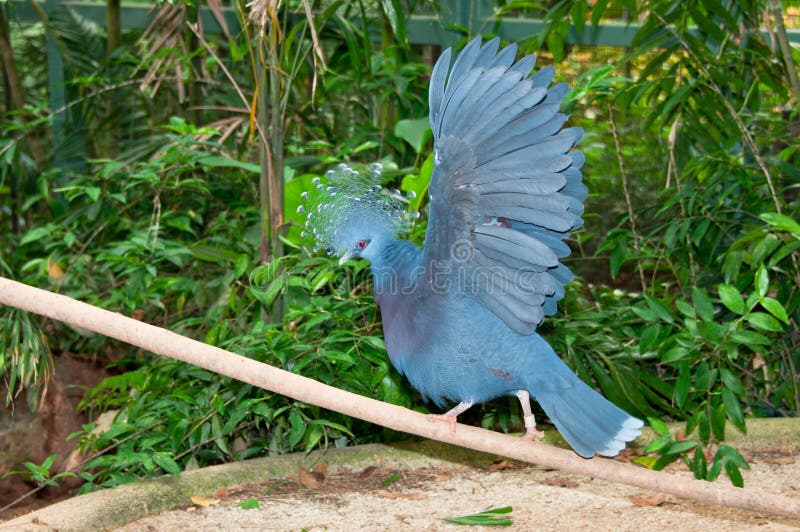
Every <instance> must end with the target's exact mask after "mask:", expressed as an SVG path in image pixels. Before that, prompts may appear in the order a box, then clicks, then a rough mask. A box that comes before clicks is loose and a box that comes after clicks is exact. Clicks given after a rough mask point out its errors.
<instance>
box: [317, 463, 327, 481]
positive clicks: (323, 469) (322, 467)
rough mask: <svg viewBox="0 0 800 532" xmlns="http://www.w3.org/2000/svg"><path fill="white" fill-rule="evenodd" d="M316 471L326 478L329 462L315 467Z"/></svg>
mask: <svg viewBox="0 0 800 532" xmlns="http://www.w3.org/2000/svg"><path fill="white" fill-rule="evenodd" d="M314 473H319V474H320V475H322V478H325V475H326V474H327V473H328V464H320V465H318V466H317V467H315V468H314Z"/></svg>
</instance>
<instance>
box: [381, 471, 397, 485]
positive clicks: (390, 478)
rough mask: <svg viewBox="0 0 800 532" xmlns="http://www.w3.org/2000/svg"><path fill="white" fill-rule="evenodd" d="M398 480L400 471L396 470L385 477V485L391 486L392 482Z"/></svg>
mask: <svg viewBox="0 0 800 532" xmlns="http://www.w3.org/2000/svg"><path fill="white" fill-rule="evenodd" d="M398 480H400V473H398V472H397V471H395V472H394V473H392V474H391V475H389V476H388V477H386V478H385V479H383V486H384V487H386V486H389V485H390V484H394V483H395V482H397V481H398Z"/></svg>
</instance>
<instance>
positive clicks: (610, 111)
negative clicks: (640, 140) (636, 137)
mask: <svg viewBox="0 0 800 532" xmlns="http://www.w3.org/2000/svg"><path fill="white" fill-rule="evenodd" d="M608 121H609V122H610V124H611V136H612V137H614V147H615V148H616V151H617V163H618V164H619V176H620V178H621V179H622V192H623V194H625V205H626V206H627V207H628V224H629V225H630V226H631V233H632V234H633V249H634V250H636V254H637V255H638V257H637V259H636V266H637V269H638V270H639V282H640V283H641V284H642V292H647V280H646V279H645V277H644V267H643V266H642V249H641V246H640V245H639V240H640V237H639V232H638V231H637V230H636V217H635V216H634V213H633V202H632V201H631V194H630V191H629V190H628V175H627V174H626V173H625V162H624V160H623V158H622V146H620V144H619V135H618V134H617V123H616V121H615V120H614V108H613V107H612V106H611V105H609V106H608Z"/></svg>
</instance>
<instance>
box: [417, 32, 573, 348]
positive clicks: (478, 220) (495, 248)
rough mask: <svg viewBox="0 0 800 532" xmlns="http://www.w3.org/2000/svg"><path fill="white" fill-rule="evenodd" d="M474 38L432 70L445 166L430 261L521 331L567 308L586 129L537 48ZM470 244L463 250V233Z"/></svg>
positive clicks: (435, 198)
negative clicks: (567, 262)
mask: <svg viewBox="0 0 800 532" xmlns="http://www.w3.org/2000/svg"><path fill="white" fill-rule="evenodd" d="M499 45H500V43H499V40H497V39H494V40H491V41H489V42H487V43H486V44H482V43H481V40H480V39H479V38H478V39H474V40H473V41H471V42H470V43H468V44H467V45H466V46H465V47H464V49H463V50H462V51H461V53H460V54H459V55H458V57H457V58H456V59H455V61H454V62H453V64H452V66H451V65H450V63H451V53H450V51H449V50H448V51H446V52H445V53H443V54H442V57H441V58H440V59H439V61H438V62H437V64H436V66H435V67H434V69H433V72H432V73H431V89H430V95H429V101H430V105H431V110H430V119H431V127H432V129H433V132H434V151H435V159H434V171H433V175H432V176H431V183H430V187H429V195H430V212H429V216H428V230H427V233H426V235H425V246H424V251H423V253H424V260H425V264H426V265H428V269H427V271H428V272H433V271H434V269H436V271H442V270H441V268H437V266H438V265H447V266H450V268H449V269H448V270H447V271H450V272H452V273H451V275H454V276H458V277H457V279H459V280H461V281H460V282H461V283H462V284H460V285H459V289H460V290H463V292H464V293H466V294H472V295H473V296H474V297H476V299H477V300H478V301H479V302H480V303H481V304H482V305H484V306H485V307H486V308H487V309H489V310H491V311H492V312H493V313H494V314H496V315H497V316H498V317H499V318H500V319H502V320H503V321H504V322H505V323H506V324H507V325H508V326H509V327H510V328H511V329H513V330H514V331H516V332H518V333H520V334H531V333H533V332H534V331H535V330H536V327H537V326H538V325H539V324H540V323H541V321H542V320H543V319H544V316H545V315H548V314H552V313H553V312H555V310H556V302H557V301H558V300H559V299H561V298H562V297H563V295H564V284H565V283H567V282H569V281H570V280H571V279H572V273H571V272H570V271H569V269H568V268H567V267H566V266H564V265H563V264H561V262H560V259H561V258H563V257H565V256H567V255H568V254H569V251H570V250H569V246H568V245H567V244H566V243H565V242H564V239H565V238H567V237H568V236H569V235H570V234H571V232H572V231H573V230H575V229H576V228H578V227H580V226H581V224H582V220H581V214H582V213H583V200H584V199H585V198H586V194H587V191H586V187H585V186H584V185H583V183H582V182H581V177H582V176H581V167H582V166H583V163H584V157H583V155H582V154H581V153H580V152H579V151H576V150H575V149H574V147H575V144H576V143H577V142H578V141H579V140H580V139H581V137H582V136H583V131H582V130H581V129H580V128H574V127H573V128H564V127H563V126H564V123H565V122H566V120H567V117H566V116H565V115H564V114H562V113H560V112H559V108H560V106H561V101H562V100H563V98H564V97H565V95H566V93H567V85H566V84H563V83H561V84H557V85H553V86H550V84H551V82H552V81H553V77H554V76H555V70H554V69H553V68H552V67H548V68H543V69H541V70H539V71H538V72H535V73H533V74H531V70H532V69H533V67H534V65H535V63H536V58H535V57H534V56H527V57H523V58H522V59H520V60H518V61H516V62H515V61H514V59H515V56H516V53H517V48H516V46H515V45H510V46H507V47H505V48H502V49H500V47H499ZM464 243H465V244H467V248H466V249H467V250H468V253H466V254H464V253H460V254H457V252H456V250H457V249H461V250H462V251H463V249H464V248H460V247H459V246H460V245H461V244H464Z"/></svg>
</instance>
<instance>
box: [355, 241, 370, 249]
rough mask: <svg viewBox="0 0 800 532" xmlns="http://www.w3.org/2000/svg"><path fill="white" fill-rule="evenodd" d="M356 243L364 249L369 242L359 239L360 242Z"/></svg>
mask: <svg viewBox="0 0 800 532" xmlns="http://www.w3.org/2000/svg"><path fill="white" fill-rule="evenodd" d="M356 245H357V246H358V248H359V249H364V248H365V247H367V242H366V240H359V241H358V244H356Z"/></svg>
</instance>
